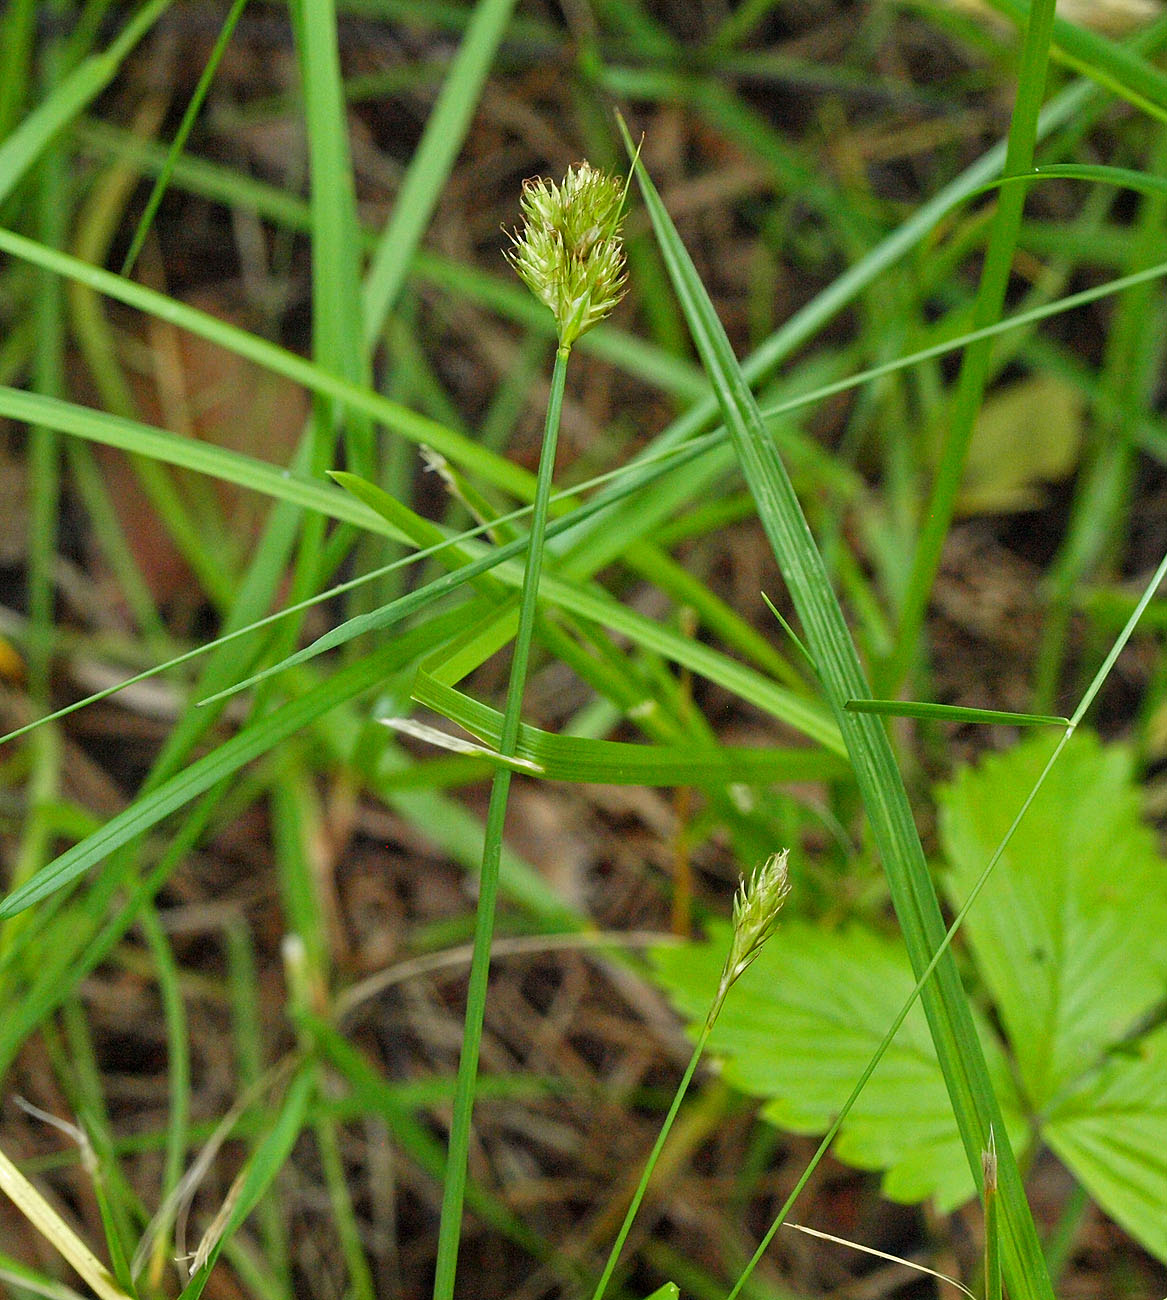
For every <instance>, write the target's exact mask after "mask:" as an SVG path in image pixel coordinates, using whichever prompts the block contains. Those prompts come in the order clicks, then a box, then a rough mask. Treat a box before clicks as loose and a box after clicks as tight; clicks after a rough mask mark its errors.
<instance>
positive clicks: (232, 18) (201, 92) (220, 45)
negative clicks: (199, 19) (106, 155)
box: [121, 0, 247, 276]
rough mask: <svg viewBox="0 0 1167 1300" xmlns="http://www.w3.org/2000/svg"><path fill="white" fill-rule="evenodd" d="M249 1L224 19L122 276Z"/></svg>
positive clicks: (241, 0)
mask: <svg viewBox="0 0 1167 1300" xmlns="http://www.w3.org/2000/svg"><path fill="white" fill-rule="evenodd" d="M246 4H247V0H233V3H232V5H231V8H230V10H229V11H228V13H227V17H226V18H225V19H224V20H223V26H222V27H221V28H220V29H219V35H218V36H217V37H216V39H215V44H214V46H213V47H212V48H211V54H210V58H208V59H207V66H206V67H205V68H204V69H203V71H202V75H201V76H200V77H199V81H198V85H197V86H195V90H194V94H193V95H192V96H191V97H190V103H189V104H187V106H186V112H185V113H183V115H182V121H181V122H180V123H179V124H178V130H177V131H176V132H175V136H174V140H173V141H172V143H171V145H170V148H169V150H168V151H167V154H166V162H165V163H164V164H163V166H162V170H161V171H160V172H159V173H158V175H157V177H156V178H155V180H154V184H153V186H152V188H151V190H150V197H149V198H148V199H147V200H146V207H145V209H144V211H143V212H142V216H141V219H140V220H139V222H138V226H137V229H136V230H135V231H134V237H133V239H132V240H130V247H129V249H128V250H127V252H126V256H125V258H124V260H123V261H122V269H121V274H122V275H125V276H128V275H129V274H130V271H131V270H132V269H133V266H134V263H135V262H136V261H137V260H138V254H139V253H140V252H141V251H142V245H143V244H144V243H145V242H146V236H147V235H148V234H149V233H150V227H151V226H152V225H153V224H154V216H155V214H156V213H157V211H158V207H159V205H160V204H161V202H162V196H163V195H164V194H165V193H166V187H167V185H169V184H170V178H171V176H173V174H174V165H175V163H176V162H177V160H178V158H179V156H180V155H181V153H182V151H183V149H185V148H186V142H187V139H188V138H189V136H190V133H191V131H192V130H193V129H194V124H195V120H196V119H197V118H198V115H199V111H200V110H201V108H202V106H203V101H204V100H205V99H206V97H207V92H208V91H209V90H210V89H211V82H212V81H213V80H214V78H215V73H216V72H217V71H218V70H219V63H220V62H221V60H222V58H223V55H224V54H225V53H226V52H227V46H228V44H229V43H230V40H231V36H232V34H233V33H234V31H235V28H236V26H237V25H238V23H239V19H240V18H241V17H242V16H243V10H244V7H245V6H246Z"/></svg>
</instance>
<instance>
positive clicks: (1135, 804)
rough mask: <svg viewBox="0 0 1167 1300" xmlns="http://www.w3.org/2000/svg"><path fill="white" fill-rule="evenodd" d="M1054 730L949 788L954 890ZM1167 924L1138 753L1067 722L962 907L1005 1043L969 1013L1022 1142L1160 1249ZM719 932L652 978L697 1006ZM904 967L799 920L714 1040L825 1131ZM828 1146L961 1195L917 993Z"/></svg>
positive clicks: (715, 962) (899, 960) (854, 932)
mask: <svg viewBox="0 0 1167 1300" xmlns="http://www.w3.org/2000/svg"><path fill="white" fill-rule="evenodd" d="M1053 743H1054V742H1053V741H1051V740H1050V739H1049V738H1047V737H1035V738H1034V739H1032V740H1029V741H1027V742H1026V743H1024V744H1022V745H1019V746H1017V748H1016V749H1014V750H1012V751H1011V752H1010V753H1008V754H1001V755H993V756H991V757H989V758H987V759H985V760H984V761H983V762H982V763H980V764H979V765H978V766H976V767H972V768H968V769H966V770H965V771H963V772H961V773H960V774H959V776H958V777H957V778H956V779H955V780H954V781H953V782H952V784H951V785H950V786H948V787H945V788H944V789H942V790H941V791H940V795H939V800H940V811H941V821H940V826H941V838H942V841H943V844H944V848H945V852H946V856H947V859H948V862H949V864H950V870H949V871H948V872H947V873H946V875H945V883H946V886H947V889H948V893H949V897H950V899H951V901H952V904H953V906H954V907H955V906H958V905H959V904H960V903H962V902H963V901H964V898H965V896H966V894H967V893H968V890H969V888H970V887H971V885H972V882H973V881H974V880H975V879H976V878H977V877H978V876H979V874H980V872H981V871H982V870H983V868H984V865H985V863H986V862H987V861H988V859H989V858H990V856H991V855H992V853H993V851H994V850H995V849H996V847H997V844H998V843H999V841H1000V839H1001V838H1002V835H1003V833H1004V831H1005V829H1006V828H1007V826H1008V825H1009V823H1010V822H1011V821H1012V819H1013V817H1014V815H1015V813H1016V808H1017V803H1018V800H1019V798H1020V796H1021V795H1022V794H1023V793H1024V792H1025V791H1026V790H1028V789H1031V788H1032V787H1033V785H1034V784H1035V782H1036V780H1037V777H1038V775H1039V773H1040V772H1041V770H1042V769H1043V767H1044V766H1045V762H1046V760H1047V758H1048V757H1049V754H1050V750H1051V748H1052V745H1053ZM1165 931H1167V864H1165V863H1164V862H1163V860H1162V859H1161V858H1160V857H1159V856H1158V854H1157V853H1156V851H1155V845H1154V841H1153V838H1152V836H1151V833H1150V831H1149V829H1148V828H1147V827H1146V826H1145V824H1144V823H1143V822H1142V820H1141V817H1140V811H1139V799H1138V790H1137V787H1136V786H1135V785H1134V784H1133V782H1132V763H1131V758H1130V755H1129V753H1128V752H1127V751H1126V750H1125V749H1123V748H1121V747H1119V746H1107V747H1104V746H1103V745H1101V744H1100V743H1099V741H1098V740H1097V739H1095V738H1094V737H1092V736H1090V735H1088V734H1087V733H1084V732H1082V731H1079V732H1078V733H1077V734H1076V735H1075V737H1074V739H1073V740H1072V742H1071V743H1070V744H1069V745H1068V746H1067V748H1066V749H1065V750H1064V751H1063V754H1062V756H1061V760H1060V762H1059V763H1058V764H1057V765H1055V767H1054V768H1053V771H1052V774H1051V775H1050V776H1049V777H1048V778H1047V780H1046V783H1045V785H1044V786H1043V787H1042V789H1041V791H1040V793H1039V795H1038V798H1037V799H1036V800H1035V802H1034V804H1033V806H1032V807H1031V808H1030V810H1029V812H1028V814H1027V816H1026V818H1025V819H1024V820H1023V821H1022V823H1021V826H1020V829H1019V830H1018V831H1017V833H1016V834H1015V835H1014V837H1013V840H1012V842H1011V843H1010V845H1009V848H1008V851H1007V853H1006V854H1005V855H1004V856H1003V857H1002V859H1001V861H1000V862H999V863H998V865H997V867H996V870H995V872H994V874H993V876H992V877H991V878H990V881H989V883H988V885H986V887H985V889H984V892H983V893H982V894H981V896H980V898H979V899H978V900H977V903H976V905H975V907H974V908H973V909H972V911H971V912H970V913H969V916H968V919H967V921H966V923H965V940H966V941H967V943H968V945H969V947H970V948H971V951H972V954H973V956H974V958H975V961H976V967H977V972H978V974H979V975H980V977H981V979H982V980H983V981H984V984H985V986H986V988H987V989H988V991H989V993H990V994H991V995H992V998H993V1002H994V1009H995V1011H996V1013H997V1015H998V1017H999V1021H1000V1023H1001V1025H1002V1026H1003V1028H1004V1031H1005V1034H1006V1036H1007V1047H1006V1046H1004V1045H1003V1044H1002V1042H1001V1040H1000V1039H999V1038H998V1037H997V1035H996V1034H995V1033H994V1032H993V1031H992V1030H990V1028H989V1027H988V1025H987V1023H986V1021H985V1020H984V1018H983V1017H979V1016H978V1017H976V1018H975V1021H976V1028H977V1034H978V1037H979V1038H980V1041H981V1044H982V1047H983V1049H984V1053H985V1060H986V1063H987V1065H988V1068H989V1074H990V1077H991V1079H992V1082H993V1086H994V1089H995V1091H996V1093H997V1096H998V1098H999V1099H1000V1101H1001V1107H1002V1112H1003V1114H1004V1116H1005V1122H1006V1126H1007V1129H1008V1133H1009V1137H1010V1139H1011V1141H1012V1142H1013V1143H1014V1145H1015V1148H1016V1149H1018V1150H1021V1149H1024V1148H1025V1147H1026V1146H1027V1145H1030V1144H1031V1143H1032V1140H1033V1135H1034V1134H1036V1135H1038V1136H1039V1137H1040V1140H1041V1141H1042V1142H1043V1143H1044V1144H1046V1145H1048V1146H1049V1147H1050V1148H1051V1149H1052V1150H1053V1151H1054V1152H1055V1153H1056V1154H1057V1155H1058V1156H1059V1157H1060V1158H1061V1159H1062V1160H1063V1161H1064V1163H1065V1164H1066V1165H1067V1166H1068V1167H1069V1168H1070V1169H1071V1170H1072V1171H1073V1173H1074V1174H1075V1176H1076V1177H1077V1178H1078V1179H1079V1180H1080V1181H1081V1183H1082V1184H1083V1186H1084V1187H1085V1188H1086V1189H1087V1190H1088V1191H1089V1192H1090V1194H1091V1195H1092V1196H1093V1197H1094V1198H1095V1200H1096V1201H1097V1202H1098V1204H1099V1206H1100V1207H1101V1208H1102V1209H1103V1210H1105V1211H1106V1212H1107V1213H1108V1214H1110V1215H1111V1216H1112V1217H1113V1218H1114V1219H1115V1220H1116V1221H1117V1222H1119V1223H1120V1224H1122V1225H1123V1227H1125V1228H1126V1230H1127V1231H1128V1232H1130V1234H1131V1235H1132V1236H1133V1237H1135V1238H1136V1239H1137V1240H1138V1241H1140V1242H1141V1243H1142V1244H1143V1245H1144V1246H1145V1247H1146V1248H1147V1249H1148V1250H1149V1251H1151V1252H1152V1253H1154V1254H1155V1255H1156V1256H1158V1257H1159V1258H1160V1259H1164V1260H1167V1082H1165V1080H1167V1026H1164V1025H1158V1026H1157V1027H1155V1028H1153V1029H1150V1030H1149V1031H1146V1032H1144V1030H1145V1026H1146V1025H1147V1024H1149V1023H1151V1022H1153V1021H1154V1020H1155V1018H1156V1017H1157V1016H1159V1015H1160V1014H1161V1011H1162V1008H1163V1004H1164V998H1165V995H1167V951H1165V948H1167V946H1165V945H1164V944H1163V942H1162V935H1163V934H1164V932H1165ZM727 942H728V928H727V927H726V926H725V925H720V926H717V927H714V929H713V940H712V942H710V943H707V944H693V945H686V946H684V947H679V948H678V947H671V948H668V949H665V950H661V951H659V952H657V953H655V954H654V957H653V960H654V965H655V967H656V970H657V973H658V976H659V978H660V980H661V982H662V983H663V984H664V986H665V987H666V988H667V989H668V991H669V993H670V995H671V996H672V998H673V1000H674V1002H675V1003H676V1004H677V1006H678V1008H679V1009H680V1010H681V1011H682V1012H683V1013H684V1014H685V1015H687V1016H690V1017H692V1018H693V1019H694V1021H697V1022H700V1021H702V1020H703V1018H704V1016H705V1012H706V1010H707V1008H708V1005H709V1000H710V997H711V996H712V989H713V988H714V987H715V986H716V982H717V977H718V973H719V971H720V969H721V961H722V956H723V953H724V949H725V946H726V943H727ZM912 984H913V979H912V976H911V974H910V970H909V966H908V963H907V959H906V957H904V956H903V954H902V950H901V949H900V947H899V946H898V945H897V944H895V943H893V942H892V941H890V940H888V939H885V938H884V937H882V936H881V935H879V934H877V933H875V932H873V931H872V930H870V929H869V928H866V927H862V926H857V925H855V926H851V927H850V928H848V929H844V930H840V931H833V930H830V929H826V928H824V927H822V926H815V925H813V924H811V923H808V922H805V921H798V922H789V923H786V924H784V925H783V926H782V927H781V929H780V932H779V934H778V935H777V936H776V938H775V940H774V941H773V942H772V943H771V944H770V945H769V947H767V948H766V949H765V950H764V951H763V953H762V955H761V956H760V957H759V958H758V960H757V962H756V963H755V965H754V967H753V968H752V969H751V970H750V971H748V972H747V974H746V975H745V976H743V978H742V979H741V981H740V983H739V984H738V985H737V986H736V987H735V988H734V990H733V992H732V993H731V994H730V996H729V998H728V1000H727V1002H726V1006H725V1009H724V1011H723V1012H722V1015H721V1018H720V1020H719V1021H718V1024H717V1028H716V1029H715V1031H714V1034H713V1038H712V1050H713V1051H714V1052H716V1053H719V1054H720V1055H722V1056H723V1057H724V1058H725V1062H726V1064H725V1077H726V1078H727V1079H728V1080H729V1081H730V1082H732V1083H734V1084H735V1085H736V1086H737V1087H739V1088H741V1089H742V1090H743V1091H744V1092H747V1093H749V1094H751V1095H754V1096H757V1097H761V1098H764V1099H765V1106H764V1108H763V1112H762V1113H763V1114H764V1115H765V1117H766V1118H767V1119H769V1120H771V1121H772V1122H773V1123H774V1124H776V1125H778V1126H779V1127H782V1128H785V1129H789V1130H791V1131H793V1132H799V1133H821V1132H823V1131H825V1130H826V1128H827V1127H828V1124H829V1123H830V1121H831V1119H832V1118H833V1115H834V1113H835V1111H837V1109H838V1107H839V1105H840V1103H841V1102H842V1101H843V1099H844V1098H845V1097H846V1095H847V1093H848V1091H849V1088H850V1086H851V1084H852V1082H853V1080H854V1079H855V1078H856V1077H857V1076H858V1074H859V1073H860V1071H861V1070H862V1069H863V1067H864V1066H865V1065H866V1063H867V1061H868V1060H869V1059H870V1057H871V1055H872V1053H873V1052H874V1050H875V1048H876V1046H877V1045H878V1043H879V1041H880V1039H881V1037H882V1035H883V1033H884V1031H885V1029H886V1027H887V1025H888V1024H889V1023H890V1022H891V1020H892V1018H893V1017H894V1015H895V1014H896V1012H897V1011H898V1010H899V1008H900V1006H901V1005H902V1003H903V1002H904V1000H905V998H906V996H907V994H908V992H909V991H910V990H911V988H912ZM1010 1057H1011V1058H1012V1063H1010V1061H1009V1058H1010ZM1014 1076H1015V1077H1016V1082H1014ZM836 1154H837V1155H838V1156H839V1157H840V1158H841V1159H843V1160H846V1161H847V1162H848V1163H850V1164H853V1165H855V1166H857V1167H859V1168H864V1169H880V1170H883V1171H884V1183H883V1189H884V1193H885V1194H886V1195H887V1196H888V1197H890V1198H891V1199H893V1200H902V1201H916V1200H922V1199H924V1198H926V1197H933V1198H935V1200H936V1201H937V1203H938V1204H939V1205H940V1206H941V1207H942V1208H945V1207H948V1208H950V1207H952V1206H954V1205H957V1204H959V1203H960V1202H961V1201H963V1200H965V1199H967V1198H968V1197H970V1196H971V1195H972V1194H973V1192H974V1188H973V1184H972V1179H971V1177H970V1176H969V1175H968V1173H967V1165H966V1163H965V1162H964V1160H963V1159H962V1149H961V1145H960V1141H959V1138H958V1135H957V1131H956V1126H955V1123H954V1121H953V1117H952V1112H951V1108H950V1106H948V1105H947V1102H946V1093H945V1090H944V1085H943V1079H942V1076H941V1074H940V1070H939V1068H938V1066H937V1064H936V1058H935V1052H934V1049H933V1048H932V1046H931V1041H930V1038H929V1035H928V1033H927V1029H926V1026H925V1023H924V1020H923V1017H922V1016H921V1014H920V1013H919V1010H918V1008H916V1009H913V1011H912V1013H911V1014H910V1015H909V1017H908V1019H907V1020H906V1021H905V1022H904V1025H903V1027H902V1028H901V1030H900V1032H899V1034H898V1035H897V1037H896V1038H895V1040H894V1041H893V1043H892V1045H891V1047H890V1049H889V1050H888V1052H887V1054H886V1055H885V1056H884V1058H883V1060H882V1062H881V1063H880V1065H879V1067H878V1069H877V1070H876V1072H875V1074H874V1075H873V1077H872V1079H871V1081H870V1083H869V1084H868V1086H867V1088H866V1090H865V1091H864V1092H863V1093H862V1094H861V1096H860V1098H859V1101H858V1102H857V1103H856V1105H855V1108H854V1110H853V1111H852V1112H851V1115H850V1116H849V1117H848V1119H847V1121H846V1122H845V1124H844V1126H843V1128H842V1131H841V1133H840V1136H839V1139H838V1142H837V1144H836Z"/></svg>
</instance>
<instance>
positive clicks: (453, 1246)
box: [434, 162, 627, 1300]
mask: <svg viewBox="0 0 1167 1300" xmlns="http://www.w3.org/2000/svg"><path fill="white" fill-rule="evenodd" d="M626 195H627V184H626V183H621V182H620V181H619V180H617V179H616V178H615V177H612V176H608V175H606V174H605V173H603V172H600V171H597V170H596V169H595V168H593V167H592V166H590V164H588V163H586V162H582V163H580V164H578V165H577V166H575V167H569V168H568V170H567V175H566V176H565V177H564V179H563V181H562V182H561V183H559V184H556V183H555V182H554V181H547V180H543V179H536V180H532V181H528V182H527V183H526V185H525V186H524V188H523V196H522V202H521V208H522V214H523V229H522V230H521V231H516V232H515V233H514V234H513V235H512V236H511V242H512V245H513V246H512V248H511V249H510V250H509V251H508V259H509V261H510V262H511V265H512V266H513V267H514V268H515V270H516V272H517V273H518V275H519V277H520V278H521V279H522V280H523V282H524V283H525V284H526V286H527V287H528V288H529V289H530V290H531V292H532V293H533V294H534V295H535V297H536V298H538V299H539V301H540V302H542V303H543V304H544V305H545V306H547V307H548V308H550V310H551V312H552V314H553V315H554V317H555V325H556V332H557V336H558V346H557V348H556V350H555V368H554V371H553V373H552V376H551V394H550V397H549V400H548V403H547V419H546V423H545V426H544V430H543V444H542V449H541V451H540V453H539V469H538V473H537V478H536V484H535V498H534V504H533V508H532V512H531V530H530V540H529V545H528V549H527V560H526V567H525V569H524V576H523V586H522V591H521V594H520V597H519V623H518V630H517V632H516V634H515V643H514V650H513V654H512V658H511V668H510V679H509V681H508V684H507V695H506V704H505V706H504V710H503V720H502V732H501V735H500V737H499V746H498V752H499V756H500V757H501V758H502V759H503V760H504V762H503V763H500V764H499V766H498V767H497V769H496V770H495V774H494V779H493V783H492V785H491V790H490V803H489V806H488V808H487V814H486V828H485V833H484V837H483V850H482V870H481V875H480V879H479V895H478V914H477V920H476V924H475V930H474V955H473V958H472V960H471V965H470V980H469V985H468V990H467V997H466V1021H465V1028H464V1032H463V1036H462V1054H461V1058H460V1061H459V1065H458V1078H457V1084H456V1087H455V1093H454V1113H453V1121H452V1124H451V1128H450V1143H449V1163H448V1166H447V1171H446V1179H445V1184H444V1187H443V1192H442V1217H441V1226H440V1228H439V1232H438V1250H437V1263H436V1267H435V1273H434V1300H450V1297H452V1296H453V1293H454V1277H455V1273H456V1269H457V1257H458V1242H459V1238H460V1235H461V1222H462V1205H463V1200H464V1198H465V1192H466V1162H467V1154H468V1151H469V1146H470V1120H471V1114H472V1111H473V1107H474V1086H475V1080H476V1078H477V1073H478V1055H479V1047H480V1044H481V1041H482V1026H483V1019H484V1016H485V1012H486V988H487V980H488V976H489V968H490V946H491V940H492V938H493V934H494V914H495V904H496V901H497V898H498V882H499V864H500V861H501V855H502V841H503V830H504V827H505V823H506V811H507V800H508V797H509V795H510V785H511V768H510V766H508V764H507V763H506V762H505V760H507V759H513V758H514V757H515V755H516V753H517V750H518V740H519V720H520V715H521V712H522V705H523V689H524V687H525V685H526V680H527V666H528V664H529V662H530V655H531V641H532V636H533V633H534V628H535V609H536V602H537V599H538V591H539V574H540V571H541V569H542V565H543V549H544V542H545V540H546V535H547V519H548V514H549V508H550V501H551V484H552V477H553V474H554V469H555V447H556V443H557V441H558V437H559V418H560V412H561V410H562V407H563V394H564V388H565V386H566V382H567V362H568V358H569V357H570V356H571V349H572V345H573V344H574V343H575V342H576V341H577V340H578V339H579V338H580V337H581V336H582V335H583V334H586V333H587V331H588V330H590V329H591V328H592V327H593V326H595V325H597V324H598V323H599V322H600V321H601V320H603V319H604V317H605V316H607V315H608V313H609V312H611V310H612V308H613V307H615V305H616V304H617V303H618V302H619V301H620V299H621V297H622V296H623V293H624V286H625V273H624V244H623V240H622V238H621V233H620V228H621V223H622V221H623V208H624V200H625V197H626Z"/></svg>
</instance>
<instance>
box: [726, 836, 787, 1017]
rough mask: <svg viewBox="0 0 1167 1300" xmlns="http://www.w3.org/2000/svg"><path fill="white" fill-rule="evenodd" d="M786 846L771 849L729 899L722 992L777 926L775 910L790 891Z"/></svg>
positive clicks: (779, 908)
mask: <svg viewBox="0 0 1167 1300" xmlns="http://www.w3.org/2000/svg"><path fill="white" fill-rule="evenodd" d="M788 855H789V850H787V849H783V850H782V851H781V852H780V853H773V854H771V855H770V857H768V858H767V859H766V861H765V862H764V863H763V864H762V865H761V866H760V867H758V868H757V870H756V871H755V872H754V873H753V874H752V875H751V876H750V878H749V880H747V881H743V882H742V884H741V887H740V888H739V889H738V892H737V897H736V898H735V899H734V900H733V941H732V943H731V944H730V949H729V956H728V957H727V958H726V959H725V968H724V970H723V972H722V976H721V989H722V993H723V995H724V993H725V992H728V990H729V987H730V985H731V984H733V983H734V981H735V980H737V979H739V978H740V977H741V975H742V974H743V972H744V971H745V970H746V968H747V967H748V966H749V964H750V962H752V961H753V960H754V958H755V957H756V956H757V955H758V953H760V952H761V951H762V945H763V944H764V943H765V942H766V940H767V939H769V938H770V936H771V935H772V934H773V933H774V931H775V929H776V928H777V926H778V913H779V911H780V910H781V907H782V904H783V903H784V902H785V901H786V895H787V894H789V893H790V881H789V880H788V878H787V874H786V859H787V857H788Z"/></svg>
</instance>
